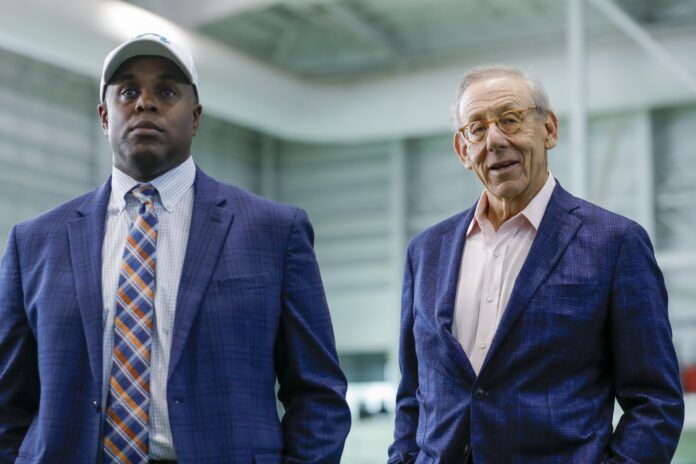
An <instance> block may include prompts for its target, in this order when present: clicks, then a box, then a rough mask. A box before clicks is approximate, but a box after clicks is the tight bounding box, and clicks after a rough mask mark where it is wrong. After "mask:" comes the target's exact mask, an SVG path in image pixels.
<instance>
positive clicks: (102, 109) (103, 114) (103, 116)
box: [97, 103, 109, 137]
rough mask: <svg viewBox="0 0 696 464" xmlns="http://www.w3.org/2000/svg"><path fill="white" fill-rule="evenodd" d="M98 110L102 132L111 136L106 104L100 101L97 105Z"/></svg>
mask: <svg viewBox="0 0 696 464" xmlns="http://www.w3.org/2000/svg"><path fill="white" fill-rule="evenodd" d="M97 112H98V113H99V121H101V126H102V132H103V133H104V135H105V136H106V137H108V136H109V115H108V112H107V111H106V104H104V103H100V104H99V106H97Z"/></svg>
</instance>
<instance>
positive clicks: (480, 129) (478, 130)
mask: <svg viewBox="0 0 696 464" xmlns="http://www.w3.org/2000/svg"><path fill="white" fill-rule="evenodd" d="M469 132H471V133H472V134H473V135H477V134H483V133H484V132H486V126H484V125H483V124H481V123H475V124H472V125H471V126H469Z"/></svg>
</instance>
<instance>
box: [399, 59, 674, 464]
mask: <svg viewBox="0 0 696 464" xmlns="http://www.w3.org/2000/svg"><path fill="white" fill-rule="evenodd" d="M454 120H455V124H456V127H457V131H456V132H455V134H454V148H455V151H456V153H457V155H458V156H459V159H460V160H461V162H462V163H463V164H464V167H465V168H466V169H469V170H471V171H473V172H474V173H475V174H476V177H478V179H479V180H480V181H481V183H482V184H483V187H484V190H483V193H482V194H481V196H480V198H479V199H478V201H477V202H476V203H475V204H474V205H473V206H472V207H471V208H469V209H467V210H466V211H464V212H462V213H460V214H458V215H456V216H454V217H452V218H450V219H447V220H445V221H443V222H441V223H439V224H437V225H435V226H433V227H431V228H430V229H428V230H426V231H425V232H423V233H422V234H420V235H419V236H417V237H416V238H414V239H413V241H412V242H411V244H410V246H409V249H408V257H407V260H406V271H405V275H404V286H403V304H402V315H401V345H400V366H401V371H402V380H401V384H400V386H399V390H398V394H397V413H396V427H395V432H394V443H393V444H392V446H391V447H390V449H389V463H390V464H396V463H401V464H407V463H413V462H415V463H418V464H421V463H445V464H450V463H466V462H469V463H475V464H501V463H514V464H525V463H529V464H532V463H533V464H543V463H549V464H550V463H564V464H565V463H583V464H584V463H600V462H601V463H668V462H670V460H671V458H672V455H673V454H674V451H675V448H676V446H677V442H678V439H679V434H680V431H681V427H682V423H683V417H684V403H683V397H682V391H681V387H680V383H679V371H678V365H677V359H676V355H675V351H674V347H673V344H672V334H671V328H670V323H669V319H668V317H667V292H666V290H665V285H664V281H663V278H662V274H661V272H660V269H659V268H658V266H657V263H656V262H655V257H654V255H653V249H652V245H651V243H650V239H649V238H648V235H647V234H646V232H645V230H643V228H642V227H640V226H639V225H638V224H636V223H635V222H633V221H631V220H629V219H627V218H624V217H622V216H619V215H617V214H614V213H611V212H609V211H606V210H603V209H601V208H599V207H597V206H596V205H593V204H591V203H588V202H586V201H584V200H581V199H579V198H576V197H574V196H573V195H571V194H570V193H568V192H567V191H565V190H564V189H563V188H562V187H561V185H560V184H559V183H558V182H557V181H556V180H555V179H554V177H553V176H552V175H551V174H550V173H549V171H548V150H550V149H552V148H553V147H555V146H556V143H557V139H558V120H557V118H556V115H555V114H554V112H553V111H552V110H551V109H550V107H549V103H548V97H547V96H546V94H545V92H544V90H543V87H542V86H541V84H540V83H539V82H537V81H535V80H532V79H530V78H528V77H527V76H526V75H525V74H524V73H522V72H521V71H520V70H518V69H516V68H510V67H505V66H486V67H480V68H476V69H474V70H473V71H471V72H470V73H468V74H467V75H466V76H465V77H464V79H463V81H462V83H461V85H460V87H459V93H458V96H457V100H456V105H455V110H454ZM615 401H618V403H619V405H620V406H621V408H622V409H623V414H622V415H621V419H620V421H619V423H618V425H617V427H616V428H615V429H614V428H613V425H612V416H613V411H614V403H615Z"/></svg>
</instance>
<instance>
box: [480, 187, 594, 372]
mask: <svg viewBox="0 0 696 464" xmlns="http://www.w3.org/2000/svg"><path fill="white" fill-rule="evenodd" d="M578 206H579V205H578V203H577V200H576V199H575V198H574V197H573V196H572V195H570V194H569V193H568V192H566V191H565V190H564V189H563V188H562V187H561V185H560V184H557V185H556V188H555V189H554V192H553V194H552V195H551V199H550V200H549V204H548V206H547V207H546V212H545V213H544V217H543V218H542V220H541V223H540V224H539V230H538V231H537V235H536V237H535V238H534V242H533V243H532V247H531V248H530V249H529V254H528V255H527V259H526V260H525V262H524V264H523V265H522V269H521V270H520V273H519V275H518V276H517V279H516V280H515V285H514V287H513V289H512V293H511V294H510V299H509V300H508V304H507V306H506V308H505V312H504V313H503V317H502V319H501V320H500V325H499V326H498V330H497V331H496V333H495V337H494V338H493V343H492V344H491V348H490V350H489V352H488V356H486V360H485V361H484V363H483V366H482V367H481V372H483V371H484V370H485V368H486V365H487V364H488V363H489V362H490V359H491V358H493V356H494V354H495V351H496V350H497V349H498V347H499V346H500V345H501V343H502V342H503V340H504V339H505V336H506V335H507V334H508V333H509V331H510V329H511V328H512V326H513V324H514V323H515V321H516V320H517V318H518V317H519V316H520V314H522V312H523V311H524V310H525V309H526V307H527V305H528V303H529V300H530V299H531V298H532V296H533V295H534V293H535V292H536V289H537V288H538V287H539V285H541V283H542V282H544V280H546V277H547V276H548V275H549V273H550V272H551V270H552V269H553V267H554V266H555V265H556V263H557V262H558V260H559V258H560V257H561V255H562V254H563V251H564V250H565V249H566V247H567V246H568V244H569V243H570V242H571V240H572V239H573V237H574V236H575V233H576V232H577V230H578V228H579V227H580V225H581V224H582V221H581V220H580V219H578V218H577V217H576V216H573V215H572V214H570V212H571V211H572V210H573V209H575V208H577V207H578Z"/></svg>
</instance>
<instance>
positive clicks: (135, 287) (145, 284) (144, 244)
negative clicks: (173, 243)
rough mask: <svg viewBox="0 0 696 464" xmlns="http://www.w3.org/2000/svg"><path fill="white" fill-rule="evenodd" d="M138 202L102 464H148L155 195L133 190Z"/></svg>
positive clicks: (124, 265)
mask: <svg viewBox="0 0 696 464" xmlns="http://www.w3.org/2000/svg"><path fill="white" fill-rule="evenodd" d="M132 193H133V196H134V197H135V198H136V199H137V200H138V201H139V202H140V208H139V210H138V214H137V216H136V218H135V220H134V221H133V224H132V225H131V227H130V230H129V231H128V237H127V238H126V246H125V249H124V252H123V260H122V261H121V269H120V273H119V279H118V291H117V294H116V315H115V318H114V350H113V364H112V367H111V378H110V383H109V397H108V400H107V408H106V422H105V425H104V456H105V458H106V459H105V462H113V463H119V464H145V463H147V462H148V448H149V443H148V411H149V405H150V354H151V345H152V325H153V318H154V307H155V304H154V303H155V267H156V250H157V248H156V245H157V214H156V211H155V206H154V198H155V195H156V194H157V191H156V190H155V188H154V187H152V185H150V184H141V185H138V186H137V187H135V188H134V189H133V190H132Z"/></svg>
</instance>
